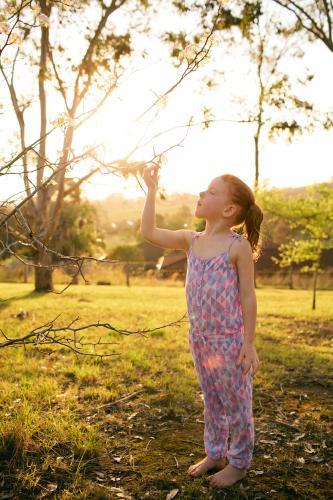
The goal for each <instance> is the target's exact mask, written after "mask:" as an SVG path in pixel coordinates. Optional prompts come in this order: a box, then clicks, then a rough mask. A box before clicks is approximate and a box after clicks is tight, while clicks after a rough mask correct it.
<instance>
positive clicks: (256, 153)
mask: <svg viewBox="0 0 333 500" xmlns="http://www.w3.org/2000/svg"><path fill="white" fill-rule="evenodd" d="M259 134H260V129H259V127H258V132H257V134H256V135H255V136H254V192H255V193H256V192H257V190H258V184H259Z"/></svg>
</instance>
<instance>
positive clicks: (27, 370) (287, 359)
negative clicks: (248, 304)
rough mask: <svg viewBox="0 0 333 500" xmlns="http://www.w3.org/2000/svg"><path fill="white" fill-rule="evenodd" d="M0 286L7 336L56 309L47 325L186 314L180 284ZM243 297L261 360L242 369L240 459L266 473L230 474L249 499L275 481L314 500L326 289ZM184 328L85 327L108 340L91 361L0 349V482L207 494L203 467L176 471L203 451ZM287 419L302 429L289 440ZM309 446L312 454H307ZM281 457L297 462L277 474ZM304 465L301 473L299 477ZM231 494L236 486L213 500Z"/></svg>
mask: <svg viewBox="0 0 333 500" xmlns="http://www.w3.org/2000/svg"><path fill="white" fill-rule="evenodd" d="M0 297H1V298H2V299H8V300H6V301H4V302H2V303H1V324H0V327H1V329H2V330H3V331H4V332H5V334H6V335H8V336H10V337H18V336H21V335H23V334H25V333H27V332H28V331H30V330H31V329H32V328H35V327H36V326H38V325H40V324H43V323H45V322H47V321H49V320H50V319H53V318H55V317H56V316H57V315H58V314H60V317H59V318H58V320H57V322H56V324H57V325H65V324H67V323H68V322H69V321H71V320H73V319H74V318H76V317H79V321H78V324H80V325H81V324H82V325H83V324H86V323H91V322H97V321H100V322H101V323H104V322H105V323H110V324H111V325H113V326H115V327H116V328H123V329H127V330H137V329H142V328H154V327H157V326H161V325H165V324H166V323H169V322H172V321H175V320H176V319H178V318H180V317H181V316H182V315H183V314H184V313H185V312H186V302H185V293H184V288H183V287H182V286H173V287H171V286H165V287H164V286H161V287H156V286H152V287H149V286H145V287H143V286H133V287H129V288H127V287H125V286H111V287H110V286H109V287H108V286H106V287H101V286H86V287H85V286H82V285H79V286H72V287H71V288H70V289H68V290H67V291H66V292H65V293H63V294H61V295H57V294H35V293H33V292H32V285H30V284H27V285H22V284H8V283H6V284H0ZM257 299H258V320H257V330H256V347H257V351H258V354H259V358H260V362H261V367H260V370H259V371H258V373H257V375H256V377H255V378H254V391H253V393H254V415H255V425H256V449H255V455H254V461H253V467H252V469H253V470H254V471H256V470H261V469H263V470H264V471H265V474H266V475H265V474H264V475H263V476H262V475H258V476H257V475H256V474H255V473H252V474H251V472H250V474H249V475H248V477H247V478H246V479H245V480H244V481H243V482H242V484H243V487H244V485H245V489H246V492H247V495H248V497H249V498H254V497H255V495H259V496H260V495H261V498H265V494H268V492H269V488H271V489H275V490H277V496H276V498H290V496H288V495H291V494H294V495H297V494H298V495H299V498H303V497H304V498H307V497H306V495H312V496H310V497H311V498H321V497H320V496H316V495H319V494H322V492H324V493H325V492H326V490H325V488H326V485H327V488H328V479H327V480H326V479H325V471H328V470H329V469H328V467H329V463H330V460H331V458H332V457H331V456H329V441H328V440H329V435H330V434H329V431H328V429H329V427H328V426H329V420H330V418H331V417H332V415H333V411H332V383H331V385H330V383H329V380H331V378H329V374H330V373H332V366H333V355H332V338H333V326H332V317H333V292H331V291H319V292H318V294H317V309H316V310H315V311H312V310H311V304H312V294H311V291H306V290H292V291H291V290H281V289H270V288H263V289H258V290H257ZM20 309H23V310H24V311H26V312H27V313H28V315H27V317H26V319H23V320H20V319H18V318H17V317H16V314H17V313H18V312H19V310H20ZM187 335H188V324H187V323H183V324H181V325H180V326H177V327H175V326H171V327H164V328H163V329H161V330H157V331H155V332H152V333H149V334H146V335H145V336H142V335H141V334H134V335H126V336H125V335H119V334H117V333H115V332H111V331H108V330H98V329H97V328H95V329H92V330H91V331H89V332H88V331H87V332H85V333H84V339H85V342H88V341H96V340H97V339H98V338H99V337H102V339H103V341H107V342H115V343H116V344H114V345H110V346H108V347H107V346H105V347H104V348H102V347H99V348H98V349H99V350H98V352H102V350H104V352H109V353H114V354H115V356H112V357H109V358H104V361H103V362H102V361H101V360H100V359H96V358H91V357H83V356H81V357H77V356H75V354H74V353H72V352H70V351H68V350H66V349H65V348H59V347H56V346H50V345H48V346H42V347H40V348H39V349H37V348H35V347H32V346H29V347H27V348H26V349H23V348H13V347H7V348H4V349H1V350H0V420H1V422H2V424H1V426H0V464H1V465H0V473H1V477H0V484H1V481H2V484H3V486H2V488H3V490H4V491H5V492H7V491H10V492H14V493H15V494H16V495H18V496H19V498H39V495H42V494H43V493H45V492H48V491H51V490H50V489H52V488H55V486H56V489H55V492H54V494H55V495H56V498H59V499H72V498H117V497H116V493H117V492H118V493H119V492H120V491H124V492H125V493H127V494H130V495H132V497H133V498H143V497H144V496H145V495H146V493H148V492H149V496H148V495H146V496H148V498H149V497H150V498H165V497H166V495H167V493H168V491H170V490H171V489H172V488H179V490H180V494H179V495H178V497H181V498H200V499H201V498H207V499H208V498H215V496H214V495H216V493H214V492H213V491H212V489H211V488H209V487H208V486H207V484H206V483H205V480H204V478H198V479H195V480H193V479H191V478H188V477H187V475H186V469H187V467H188V465H189V464H190V463H192V460H193V459H196V458H199V457H200V456H202V453H203V448H202V434H203V424H202V420H203V407H202V404H203V403H202V399H201V397H200V388H199V386H198V381H197V378H196V374H195V370H194V365H193V361H192V358H191V354H190V352H189V348H188V338H187ZM87 349H88V350H89V348H88V347H87ZM135 391H140V392H138V394H137V395H135V397H133V398H130V399H127V400H123V401H122V402H120V403H117V404H114V405H112V404H111V405H110V403H113V402H114V401H115V400H117V399H119V398H121V397H122V396H124V395H128V394H131V393H134V392H135ZM108 405H109V406H108ZM293 412H294V413H293ZM281 415H283V416H284V419H285V420H284V422H285V423H284V427H283V424H281V422H280V420H281V418H282V417H281ZM279 417H281V418H279ZM296 417H297V419H298V421H297V419H296V423H295V418H296ZM287 422H289V425H290V426H294V427H299V428H300V433H301V432H303V431H304V432H305V437H304V438H300V439H298V440H296V441H294V436H293V434H291V435H290V432H292V431H290V428H289V430H288V425H287ZM266 426H267V427H266ZM279 426H280V427H281V426H282V427H281V428H280V427H279ZM269 432H270V433H271V435H269V434H267V433H269ZM274 432H276V436H275V435H274ZM304 432H303V433H304ZM311 433H312V434H311ZM272 435H273V437H272ZM283 435H284V437H283ZM274 436H275V437H274ZM279 436H280V437H279ZM281 436H282V437H281ZM261 438H263V439H264V438H265V439H266V440H267V439H268V440H269V439H270V438H271V439H273V440H276V447H275V448H274V449H273V450H272V449H271V448H272V447H271V446H270V447H269V448H270V449H269V450H268V451H267V450H265V442H264V441H263V443H261V441H260V439H261ZM304 440H306V442H311V443H313V447H314V448H315V449H316V454H311V453H307V452H306V451H304V448H302V446H305V444H304ZM325 440H326V441H325ZM323 441H325V443H326V448H325V446H322V442H323ZM290 443H291V444H290ZM315 443H317V444H318V443H319V445H318V446H320V448H318V446H317V445H316V444H315ZM298 447H300V448H298ZM269 455H271V456H272V458H271V459H269V458H263V457H264V456H269ZM280 456H281V460H280V459H279V457H280ZM114 457H118V458H119V460H118V459H116V460H115V459H114ZM300 457H303V458H304V459H305V463H304V464H301V463H300V462H299V461H298V458H300ZM315 457H316V458H317V459H318V460H319V461H317V462H316V461H314V462H313V461H311V460H312V459H313V458H315ZM295 464H296V465H295ZM325 464H328V465H325ZM291 466H294V467H295V466H296V469H297V467H298V466H300V469H297V471H298V474H297V477H293V476H292V477H291V479H290V481H289V483H290V484H289V483H288V481H287V479H288V478H287V479H286V474H287V473H288V470H290V467H291ZM271 471H274V474H275V476H277V477H280V478H281V484H279V482H278V483H277V484H278V486H276V485H275V486H272V484H273V483H271V478H270V474H271ZM307 474H311V478H312V479H311V480H307V481H306V476H307ZM318 482H319V483H321V484H322V487H321V489H320V488H318ZM286 484H289V486H288V488H287V489H284V488H286ZM316 484H317V486H315V485H316ZM50 485H51V486H50ZM52 485H53V486H52ZM112 488H120V489H121V488H123V490H116V489H112ZM312 488H313V489H312ZM315 488H317V489H316V490H315ZM327 491H328V490H327ZM291 492H293V493H291ZM295 492H296V493H295ZM318 492H319V493H318ZM242 494H243V493H242V492H241V491H240V486H239V484H238V485H235V486H234V487H233V488H232V489H231V490H230V492H228V497H227V498H239V497H240V496H242ZM270 496H272V493H271V494H270ZM216 498H217V497H216ZM273 498H274V496H273Z"/></svg>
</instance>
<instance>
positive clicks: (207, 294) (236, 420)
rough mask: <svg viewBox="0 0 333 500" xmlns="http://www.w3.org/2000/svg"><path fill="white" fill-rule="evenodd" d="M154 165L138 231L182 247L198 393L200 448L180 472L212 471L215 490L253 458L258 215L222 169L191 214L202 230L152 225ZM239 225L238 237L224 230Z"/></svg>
mask: <svg viewBox="0 0 333 500" xmlns="http://www.w3.org/2000/svg"><path fill="white" fill-rule="evenodd" d="M158 168H159V167H156V166H149V167H146V168H145V170H144V173H143V178H144V180H145V183H146V184H147V187H148V194H147V198H146V202H145V206H144V209H143V213H142V218H141V228H140V229H141V234H142V236H143V237H144V238H145V239H146V240H147V241H149V242H151V243H153V244H154V245H157V246H160V247H163V248H177V249H183V250H185V252H186V254H187V259H188V266H187V275H186V283H185V290H186V301H187V308H188V316H189V322H190V328H189V346H190V350H191V353H192V356H193V360H194V365H195V368H196V372H197V375H198V379H199V383H200V387H201V389H202V392H203V396H204V420H205V427H204V446H205V452H206V457H205V458H204V459H203V460H201V461H200V462H198V463H196V464H194V465H191V466H190V467H189V469H188V474H190V475H192V476H199V475H201V474H203V473H205V472H206V471H208V470H210V469H219V471H218V472H217V473H215V474H213V475H211V476H209V477H208V479H209V482H210V484H211V485H212V486H214V487H217V488H223V487H227V486H231V485H232V484H234V483H235V482H236V481H238V480H240V479H242V478H243V477H244V476H245V475H246V472H247V469H249V467H250V464H251V461H252V456H253V448H254V423H253V413H252V388H253V376H254V374H255V372H256V371H257V369H258V368H259V359H258V355H257V352H256V348H255V345H254V337H255V323H256V314H257V303H256V294H255V288H254V265H253V261H254V260H256V259H257V258H258V256H259V252H260V248H259V244H258V240H259V230H260V225H261V223H262V220H263V214H262V211H261V209H260V208H259V207H258V205H256V203H255V198H254V195H253V192H252V191H251V189H250V188H249V187H248V186H247V184H245V183H244V182H243V181H242V180H241V179H239V178H238V177H236V176H234V175H230V174H224V175H221V176H218V177H216V178H215V179H213V180H212V181H211V182H210V184H209V186H208V189H207V190H206V191H202V192H201V193H200V198H199V200H198V202H197V205H196V208H195V216H197V217H199V218H203V219H205V220H206V226H205V229H204V231H201V232H196V231H190V230H185V229H179V230H176V231H171V230H169V229H161V228H157V227H156V226H155V198H156V191H157V186H158V180H157V179H158V177H157V174H158ZM240 224H243V229H244V228H245V233H246V237H245V236H243V235H240V234H238V233H236V232H234V231H232V230H231V228H232V227H235V226H238V225H240ZM229 435H230V436H229ZM228 439H230V443H229V441H228Z"/></svg>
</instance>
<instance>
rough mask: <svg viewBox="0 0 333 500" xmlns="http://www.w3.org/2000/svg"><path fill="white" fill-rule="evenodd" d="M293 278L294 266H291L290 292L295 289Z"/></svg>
mask: <svg viewBox="0 0 333 500" xmlns="http://www.w3.org/2000/svg"><path fill="white" fill-rule="evenodd" d="M293 276H294V270H293V266H290V268H289V290H293V289H294V281H293Z"/></svg>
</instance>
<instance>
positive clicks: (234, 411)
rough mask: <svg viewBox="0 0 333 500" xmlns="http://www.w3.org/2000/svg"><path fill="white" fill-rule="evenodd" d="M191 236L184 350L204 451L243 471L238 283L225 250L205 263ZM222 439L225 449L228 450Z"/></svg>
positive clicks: (246, 389) (247, 434) (245, 429)
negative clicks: (200, 407)
mask: <svg viewBox="0 0 333 500" xmlns="http://www.w3.org/2000/svg"><path fill="white" fill-rule="evenodd" d="M200 234H201V233H200V232H193V235H192V240H191V245H190V247H189V251H188V255H187V258H188V265H187V275H186V282H185V291H186V301H187V308H188V317H189V322H190V329H189V346H190V350H191V353H192V356H193V360H194V365H195V369H196V372H197V375H198V379H199V383H200V387H201V390H202V392H203V397H204V421H205V427H204V445H205V452H206V454H207V456H208V457H210V458H212V459H213V460H218V459H221V458H223V457H227V458H228V461H229V463H230V464H231V465H233V466H234V467H238V468H239V469H244V468H245V469H248V468H249V467H250V464H251V460H252V455H253V449H254V422H253V413H252V387H253V375H252V372H251V369H250V370H249V371H248V372H247V374H246V375H244V374H243V371H242V363H240V364H239V365H237V364H236V360H237V358H238V356H239V352H240V349H241V346H242V344H243V341H244V324H243V316H242V309H241V302H240V293H239V278H238V273H237V270H236V267H235V266H234V264H233V263H232V262H231V259H230V254H229V250H230V247H231V245H232V244H233V242H234V241H235V240H236V239H237V238H243V236H241V235H239V234H237V233H235V232H233V231H232V232H231V234H230V238H231V242H230V244H229V248H228V249H227V250H226V251H224V252H222V253H220V254H219V255H216V256H214V257H211V258H202V257H198V256H196V255H195V254H194V253H193V249H192V247H193V241H194V238H196V237H198V236H200ZM228 439H230V444H229V447H228Z"/></svg>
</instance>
